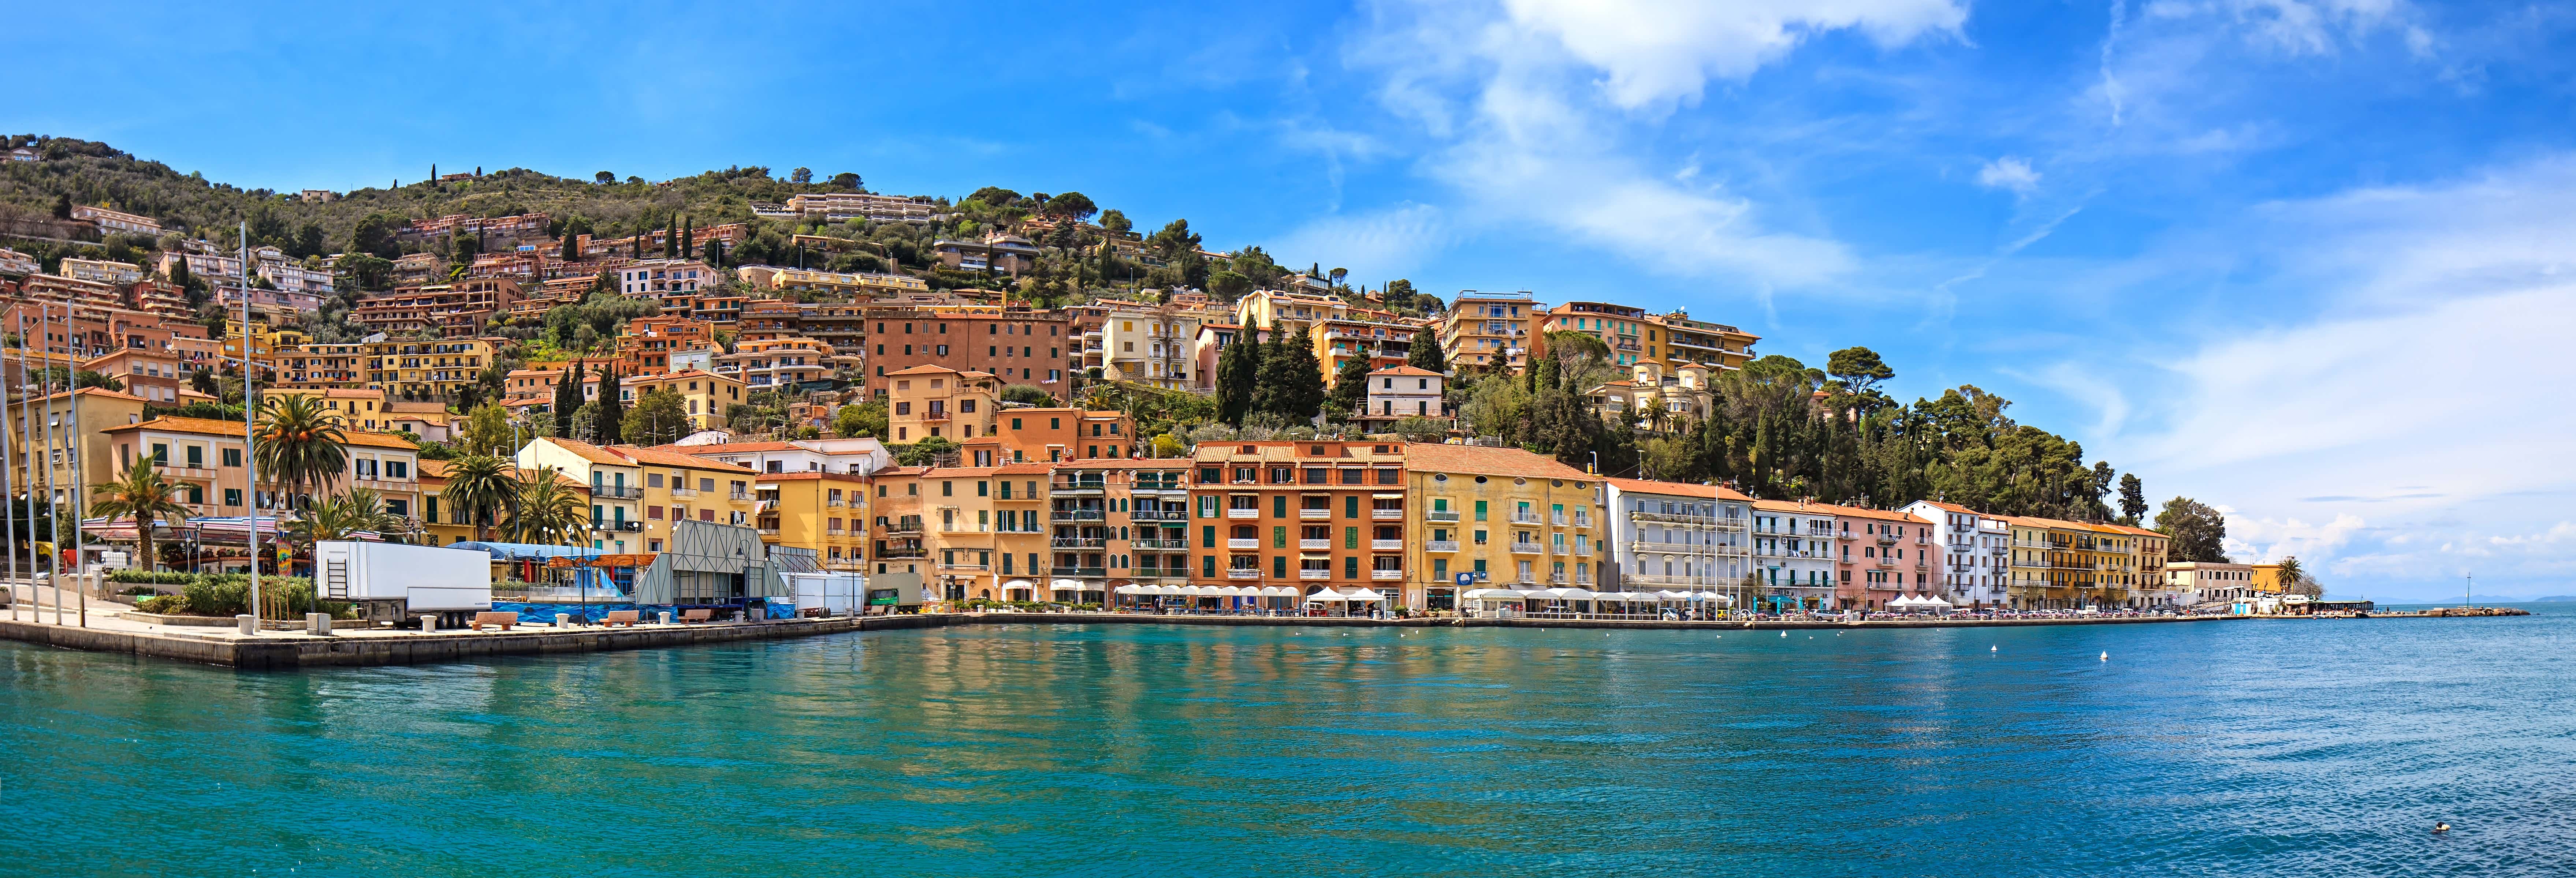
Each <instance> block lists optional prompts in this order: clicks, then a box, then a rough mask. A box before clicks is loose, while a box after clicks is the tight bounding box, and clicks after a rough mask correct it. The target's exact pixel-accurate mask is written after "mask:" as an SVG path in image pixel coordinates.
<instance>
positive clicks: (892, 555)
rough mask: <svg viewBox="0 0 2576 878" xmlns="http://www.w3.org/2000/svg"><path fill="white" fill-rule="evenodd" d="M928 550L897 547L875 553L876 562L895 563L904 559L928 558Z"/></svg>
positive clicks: (914, 547) (917, 547)
mask: <svg viewBox="0 0 2576 878" xmlns="http://www.w3.org/2000/svg"><path fill="white" fill-rule="evenodd" d="M928 557H930V550H929V549H925V548H921V547H919V546H897V547H895V548H891V549H887V550H885V551H882V552H878V553H877V560H880V561H896V560H902V559H906V558H928Z"/></svg>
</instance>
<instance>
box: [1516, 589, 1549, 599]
mask: <svg viewBox="0 0 2576 878" xmlns="http://www.w3.org/2000/svg"><path fill="white" fill-rule="evenodd" d="M1518 594H1519V595H1520V596H1521V597H1524V598H1543V597H1548V593H1547V592H1546V591H1545V590H1543V589H1535V588H1525V589H1521V590H1520V591H1519V592H1518Z"/></svg>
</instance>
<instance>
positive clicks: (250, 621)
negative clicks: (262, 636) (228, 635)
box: [233, 613, 259, 634]
mask: <svg viewBox="0 0 2576 878" xmlns="http://www.w3.org/2000/svg"><path fill="white" fill-rule="evenodd" d="M233 621H234V622H238V623H240V624H241V633H243V634H258V633H259V617H258V616H253V615H251V614H249V613H243V614H240V615H237V616H234V617H233Z"/></svg>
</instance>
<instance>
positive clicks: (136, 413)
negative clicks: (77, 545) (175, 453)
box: [7, 387, 241, 514]
mask: <svg viewBox="0 0 2576 878" xmlns="http://www.w3.org/2000/svg"><path fill="white" fill-rule="evenodd" d="M9 403H10V404H9V406H8V413H7V421H8V429H9V484H10V486H11V490H12V491H18V492H26V493H30V494H39V495H41V494H44V493H45V490H44V489H45V479H46V478H47V477H49V476H50V478H51V479H52V480H53V481H52V491H51V495H52V496H54V497H56V498H59V499H60V500H61V502H63V503H70V502H71V500H72V497H73V489H74V487H75V486H80V487H86V486H89V485H96V484H101V483H104V482H110V481H114V480H116V478H117V477H119V476H122V475H124V470H123V469H122V468H121V466H120V464H119V462H118V460H117V456H116V452H115V450H114V449H113V448H112V447H111V446H112V445H113V444H114V440H113V439H112V438H110V437H108V436H105V435H104V434H103V433H102V432H101V431H104V430H107V429H109V428H112V427H122V426H125V425H128V424H133V423H135V422H138V421H141V420H143V406H144V399H143V398H142V397H139V396H135V395H132V394H127V393H118V392H116V391H113V390H108V389H105V388H100V387H84V388H81V390H80V418H79V420H78V421H74V420H73V418H72V395H71V394H69V393H56V394H53V395H51V396H45V397H40V398H36V399H22V398H20V397H18V396H17V395H16V394H11V395H10V398H9ZM74 437H79V438H80V440H81V441H80V448H79V449H78V451H79V452H80V454H79V456H78V457H74V456H73V453H72V452H73V450H74V449H73V448H72V440H73V438H74ZM233 437H234V438H236V439H238V438H240V437H241V425H240V424H238V423H236V424H234V425H233ZM48 442H50V443H51V444H50V445H48V444H47V443H48ZM234 450H235V453H239V450H240V449H238V448H236V449H234ZM133 459H134V458H133V457H132V456H130V453H129V456H128V457H126V458H125V461H124V462H125V463H126V464H131V463H132V462H133ZM209 459H211V458H209ZM170 460H171V461H173V463H174V464H175V463H176V462H179V458H176V457H173V458H170ZM66 508H68V507H66ZM84 511H86V510H84ZM196 514H204V513H202V512H199V513H196Z"/></svg>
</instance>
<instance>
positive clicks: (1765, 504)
mask: <svg viewBox="0 0 2576 878" xmlns="http://www.w3.org/2000/svg"><path fill="white" fill-rule="evenodd" d="M1753 508H1755V509H1760V510H1763V511H1765V512H1812V513H1815V514H1817V515H1832V514H1834V512H1833V511H1834V508H1835V507H1834V506H1833V505H1832V504H1829V503H1800V502H1798V501H1796V500H1755V501H1753Z"/></svg>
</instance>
